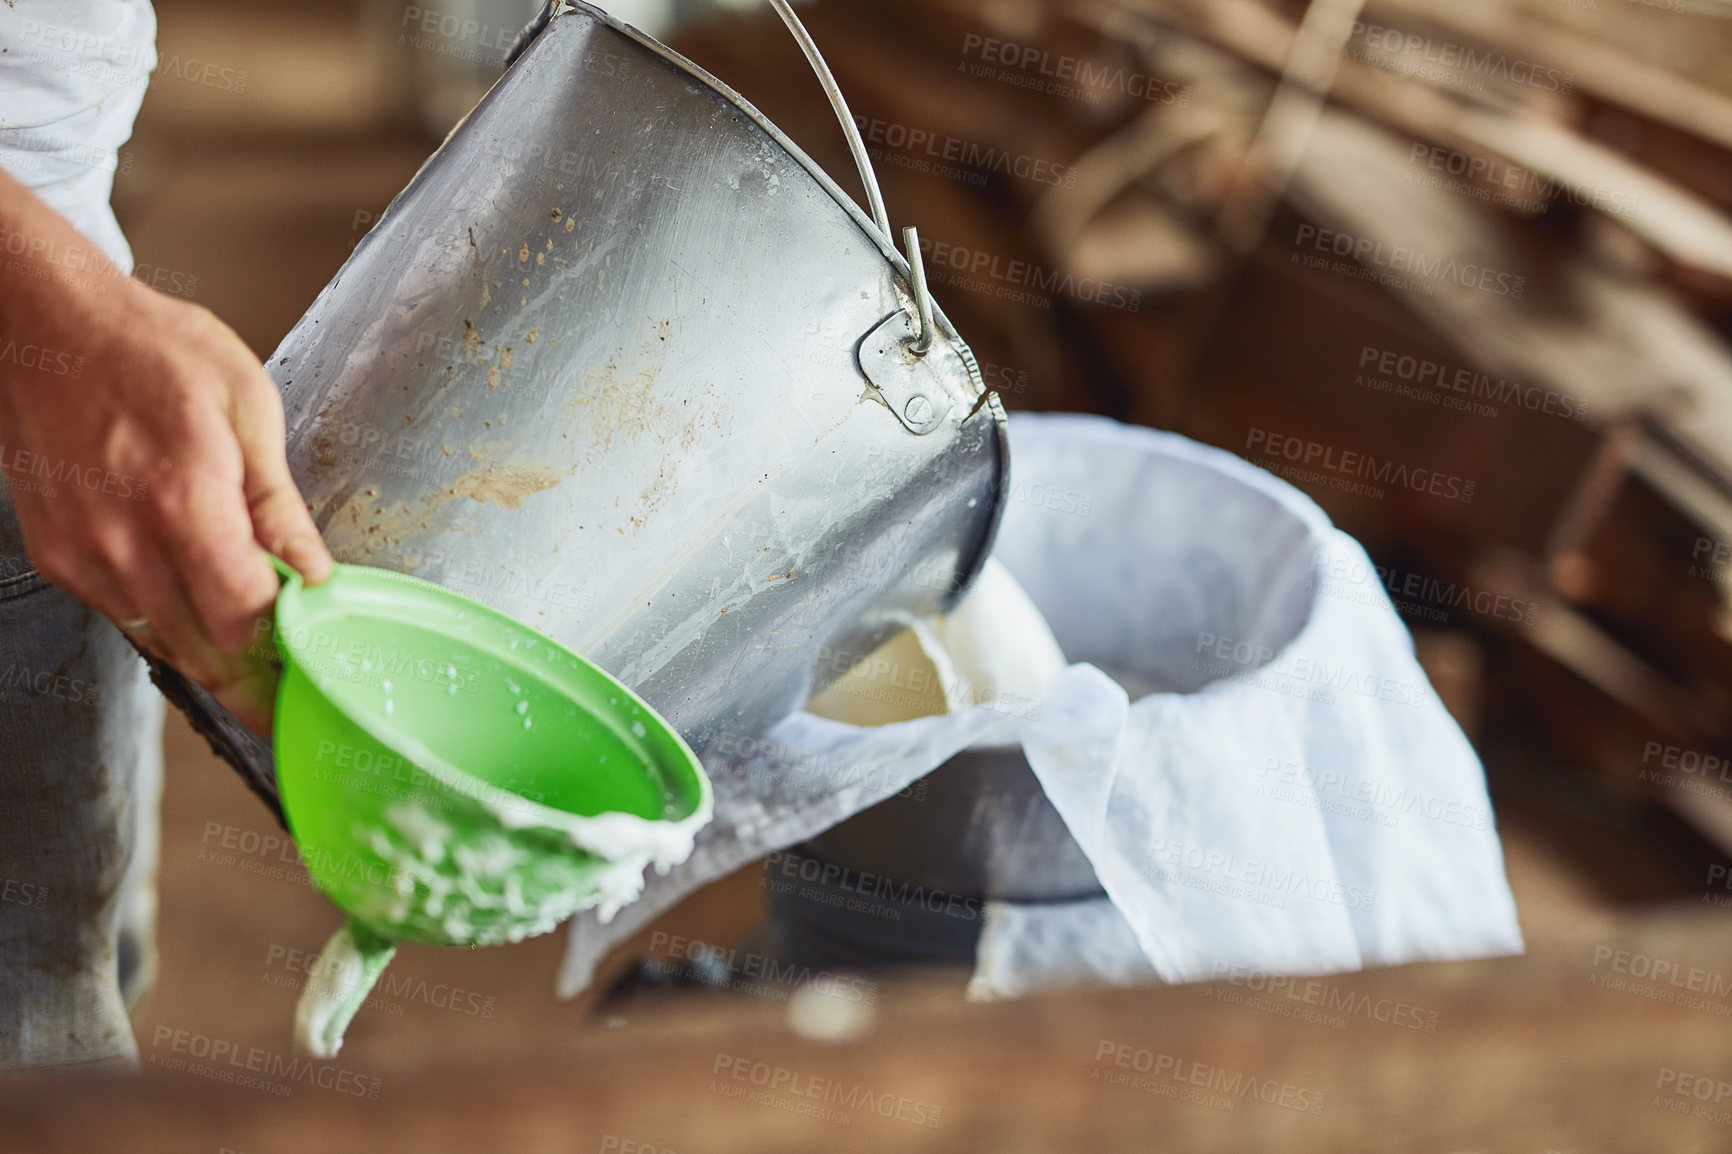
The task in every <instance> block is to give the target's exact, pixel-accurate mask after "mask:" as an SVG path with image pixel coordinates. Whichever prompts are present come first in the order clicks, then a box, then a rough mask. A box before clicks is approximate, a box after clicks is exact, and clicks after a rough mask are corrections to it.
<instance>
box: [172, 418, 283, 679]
mask: <svg viewBox="0 0 1732 1154" xmlns="http://www.w3.org/2000/svg"><path fill="white" fill-rule="evenodd" d="M188 439H189V442H190V443H189V444H188V446H187V458H188V460H190V461H202V462H206V464H205V465H204V466H203V467H200V468H197V469H194V468H190V467H189V468H187V469H184V470H182V471H181V472H179V473H177V474H176V475H175V476H174V477H173V478H172V479H171V480H169V481H168V482H166V483H164V484H162V485H160V486H158V487H157V489H156V490H155V491H154V492H153V493H152V496H151V501H152V503H153V505H154V506H155V518H154V526H153V527H154V533H155V538H156V541H157V542H158V543H159V545H160V552H161V554H162V555H163V556H164V557H166V558H167V559H168V560H169V562H170V563H171V564H172V566H173V568H174V571H175V573H176V575H177V578H178V583H179V585H180V588H181V589H182V590H184V592H185V594H186V596H187V600H188V602H189V603H190V604H191V606H192V607H193V609H194V610H195V611H196V614H197V618H198V623H199V625H200V630H201V632H202V633H203V635H204V636H205V637H207V638H209V639H210V640H211V641H212V642H214V643H215V645H216V647H217V648H218V649H220V650H221V651H222V652H223V653H224V654H228V655H231V656H238V655H239V654H241V653H243V652H244V651H245V650H246V648H247V646H248V645H249V644H251V642H252V640H253V636H254V632H255V627H256V624H257V621H258V619H259V618H260V616H262V615H263V614H265V613H266V612H268V611H269V609H270V606H271V603H272V602H274V601H275V600H276V596H277V578H276V574H275V573H274V572H273V571H272V570H271V567H270V564H269V563H268V562H267V561H266V560H265V558H264V556H263V555H262V554H261V553H260V552H259V550H258V549H257V547H256V546H255V545H254V544H253V534H252V520H251V518H250V517H249V516H248V514H247V508H246V503H245V500H244V498H243V495H242V493H241V489H240V472H241V469H240V463H239V453H238V451H237V450H236V448H235V445H234V443H233V436H232V434H231V433H230V432H229V430H228V428H227V425H226V423H224V422H222V421H221V419H220V418H218V417H217V416H216V415H215V414H213V415H212V419H211V420H210V422H209V425H208V427H206V428H202V429H200V428H195V429H194V430H193V431H192V432H191V433H190V434H189V438H188Z"/></svg>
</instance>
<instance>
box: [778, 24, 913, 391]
mask: <svg viewBox="0 0 1732 1154" xmlns="http://www.w3.org/2000/svg"><path fill="white" fill-rule="evenodd" d="M770 6H771V7H772V8H774V9H775V10H776V15H778V16H780V17H781V18H782V23H784V24H786V25H787V26H788V31H790V32H792V33H793V34H794V39H795V40H797V41H798V42H799V44H800V51H802V52H804V53H805V54H806V61H807V63H809V64H811V66H812V71H814V72H816V73H817V74H818V83H820V84H822V85H823V86H824V95H826V96H828V97H829V98H830V107H832V108H834V109H835V110H836V117H837V119H839V120H841V122H842V134H843V135H844V136H846V137H847V138H848V151H850V152H852V153H853V154H854V164H855V165H856V167H858V168H859V169H860V182H861V183H862V184H864V185H865V186H866V199H867V202H868V203H869V205H870V207H871V209H872V219H873V221H874V222H875V223H876V224H877V225H878V231H879V232H881V233H883V234H884V239H885V240H886V241H887V242H891V243H894V242H893V241H892V237H893V236H894V235H895V234H894V233H892V232H891V230H890V214H889V213H888V212H886V211H885V209H884V193H883V192H882V191H881V190H880V189H879V187H878V175H877V173H875V172H874V171H873V170H872V157H871V156H870V155H869V154H868V153H867V152H866V141H865V140H863V139H862V138H861V136H860V126H859V125H857V124H855V123H854V114H853V113H851V112H849V111H848V101H847V99H846V98H845V97H844V96H843V95H842V89H841V88H840V87H839V86H838V85H837V83H836V77H835V76H834V75H833V74H832V73H831V72H830V66H829V65H828V64H825V63H824V55H823V53H821V52H819V51H818V44H817V42H816V41H814V40H813V39H812V34H811V33H810V32H808V31H806V26H805V25H804V24H802V23H800V18H799V17H798V16H796V15H795V14H794V9H793V7H792V6H791V5H790V4H789V3H788V0H770ZM902 241H903V243H904V245H906V246H907V250H908V267H909V269H910V270H911V271H912V274H913V275H912V277H911V280H912V282H913V284H912V287H913V289H914V304H915V307H916V308H917V309H918V310H919V312H920V335H919V336H918V337H916V338H915V339H914V343H913V344H912V345H910V346H909V350H910V351H911V352H913V353H914V355H915V356H920V357H923V356H925V355H926V354H927V352H928V351H930V350H931V348H932V337H933V334H934V332H935V331H936V330H935V329H934V327H933V320H932V293H931V290H930V289H929V288H928V286H927V283H926V264H925V262H924V261H923V260H921V257H920V233H919V231H918V230H917V229H915V228H914V227H913V226H912V225H910V226H909V227H908V228H905V229H903V230H902Z"/></svg>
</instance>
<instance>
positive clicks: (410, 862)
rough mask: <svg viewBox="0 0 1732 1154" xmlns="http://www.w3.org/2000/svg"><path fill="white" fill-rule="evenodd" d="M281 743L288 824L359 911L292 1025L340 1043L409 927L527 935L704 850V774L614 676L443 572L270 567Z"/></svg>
mask: <svg viewBox="0 0 1732 1154" xmlns="http://www.w3.org/2000/svg"><path fill="white" fill-rule="evenodd" d="M276 565H277V571H278V572H279V573H280V574H281V575H282V578H283V587H282V591H281V593H280V594H279V596H278V598H277V614H276V628H275V637H276V642H277V648H278V652H279V653H280V655H281V658H282V664H283V670H282V678H281V681H280V682H279V685H278V688H277V705H276V722H275V729H274V744H275V751H276V764H277V785H278V788H279V790H280V792H281V795H282V803H283V810H284V813H285V814H286V815H287V817H288V822H289V828H290V831H291V832H292V833H293V834H294V836H295V841H296V843H297V844H298V845H299V847H300V851H301V857H302V860H303V861H305V863H306V866H307V870H308V872H309V873H310V874H311V875H312V878H313V881H314V882H315V883H316V884H317V885H318V887H319V888H320V889H321V890H322V891H324V893H325V894H326V896H328V897H329V898H330V899H331V900H332V901H333V902H335V903H336V905H337V906H338V907H339V908H341V909H342V910H343V912H344V913H345V914H346V915H347V917H348V921H349V924H348V926H347V927H345V929H343V930H341V931H339V932H338V933H337V935H336V936H335V937H333V938H332V940H331V942H330V944H329V945H328V946H327V947H326V951H325V955H324V957H323V958H322V959H321V962H320V964H319V965H318V967H317V968H316V970H315V973H314V976H313V977H312V978H311V979H310V980H309V982H308V985H307V988H306V991H305V993H304V994H303V996H302V999H301V1005H300V1008H299V1010H298V1011H297V1015H296V1026H297V1039H298V1040H299V1042H300V1043H301V1044H302V1045H303V1046H304V1047H305V1048H307V1049H308V1050H310V1051H311V1052H312V1053H314V1054H315V1055H317V1056H322V1057H330V1056H334V1055H335V1054H336V1052H337V1049H338V1048H339V1047H340V1046H341V1044H342V1034H343V1030H344V1029H345V1028H346V1027H347V1025H348V1022H349V1020H350V1018H352V1017H353V1016H354V1013H355V1011H356V1010H358V1009H359V1008H360V1006H361V1004H362V1002H363V1001H364V1000H365V998H366V996H367V993H368V992H369V990H370V989H371V987H372V985H373V982H374V981H376V980H377V978H378V976H379V974H380V972H381V971H382V970H383V969H384V966H385V964H386V963H387V962H388V961H389V960H390V956H391V953H392V951H393V950H394V949H395V946H396V943H397V942H398V941H409V942H418V943H423V944H427V945H445V946H474V945H494V944H499V943H503V942H515V941H521V940H522V939H524V938H528V937H533V936H535V935H537V934H543V933H546V932H548V931H549V930H552V929H553V928H554V927H555V926H557V925H559V924H560V923H561V922H562V921H564V920H565V919H566V918H569V917H570V916H572V915H573V914H575V913H577V912H579V911H580V910H584V909H588V908H590V907H592V906H600V907H601V913H602V916H603V917H604V918H606V917H611V916H612V914H613V912H614V911H615V910H617V909H618V908H619V907H621V906H623V905H625V904H627V903H628V902H630V901H632V900H633V899H634V898H636V897H637V895H638V894H639V893H640V892H641V890H642V887H643V873H644V869H645V868H646V867H647V866H649V865H652V864H653V865H655V866H656V867H657V868H658V869H662V870H666V869H668V868H670V867H671V866H673V865H675V864H677V863H678V862H680V861H683V860H684V859H685V858H686V857H687V856H689V855H690V853H691V850H692V843H693V838H694V837H695V836H696V834H697V831H698V830H699V829H700V828H701V827H702V826H703V825H704V824H705V823H706V822H708V821H709V819H710V814H711V807H712V796H711V790H710V782H709V778H708V777H707V776H706V775H705V774H704V771H703V767H702V766H701V765H700V764H699V763H698V760H697V758H696V757H695V756H694V755H693V754H692V751H691V750H690V748H688V747H687V745H686V743H685V742H684V741H683V740H681V739H680V736H679V734H677V733H676V732H674V730H673V729H672V728H671V727H670V726H669V725H668V724H667V723H666V722H665V721H663V720H662V718H661V717H660V716H658V715H657V714H656V712H655V711H654V710H653V709H651V708H650V707H649V706H648V705H646V704H645V703H644V702H643V701H642V700H640V699H639V698H638V697H637V695H636V694H634V693H632V692H631V691H630V690H629V689H627V688H626V687H625V686H623V685H621V684H620V683H619V682H618V681H617V680H615V679H614V678H612V677H610V676H609V675H608V674H607V673H605V672H603V671H602V670H600V669H598V668H596V667H595V666H594V665H592V664H590V663H589V662H588V661H586V660H584V659H583V658H582V657H579V656H578V655H577V654H575V653H573V652H571V651H570V650H568V649H565V648H564V647H562V646H560V645H557V644H555V643H554V642H552V641H550V640H549V639H548V638H546V637H544V636H543V635H541V634H540V633H538V632H536V631H535V630H534V629H531V628H529V627H528V626H525V625H523V624H520V623H519V622H517V621H516V620H514V619H512V618H510V617H507V616H506V615H504V614H502V613H499V612H497V611H495V610H493V609H490V608H488V607H487V606H485V605H481V604H479V603H477V602H475V601H472V600H470V599H468V598H466V597H462V596H459V595H458V594H455V593H452V592H451V591H450V590H447V589H444V588H442V587H440V586H438V585H433V584H430V583H428V582H425V581H421V580H417V579H415V578H412V577H405V576H403V575H401V574H397V573H391V572H387V571H385V570H380V569H368V568H363V567H359V566H352V565H338V566H336V568H335V571H334V572H333V574H332V576H331V578H330V579H329V580H328V581H326V582H325V583H324V584H322V585H320V586H319V587H318V588H316V589H308V588H305V587H304V586H303V584H302V582H301V579H300V577H299V575H298V574H296V573H295V572H294V571H293V570H292V569H290V568H288V566H286V565H284V564H282V563H281V562H277V563H276Z"/></svg>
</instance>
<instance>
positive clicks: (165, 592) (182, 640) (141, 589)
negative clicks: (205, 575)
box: [118, 539, 238, 688]
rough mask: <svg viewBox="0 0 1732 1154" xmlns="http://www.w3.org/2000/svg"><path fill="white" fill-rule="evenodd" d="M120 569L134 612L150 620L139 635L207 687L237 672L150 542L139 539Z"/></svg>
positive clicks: (171, 569)
mask: <svg viewBox="0 0 1732 1154" xmlns="http://www.w3.org/2000/svg"><path fill="white" fill-rule="evenodd" d="M118 569H119V572H120V574H121V580H122V581H123V582H124V585H125V588H126V590H127V593H128V594H129V596H130V598H131V600H132V602H133V604H135V605H136V606H137V607H138V615H139V616H140V617H142V618H143V619H145V620H146V621H149V622H150V629H149V630H148V631H147V632H145V633H144V634H143V636H142V637H141V638H140V639H141V640H142V641H145V642H146V643H147V644H148V645H149V646H150V647H151V648H152V649H153V650H154V651H155V652H156V653H157V654H158V655H159V656H161V657H162V659H163V660H165V661H167V662H168V663H169V664H170V665H172V666H174V667H175V668H176V669H177V670H179V671H180V672H182V673H184V674H186V676H188V677H190V678H192V679H193V680H194V681H196V682H198V683H199V684H200V685H203V686H205V687H206V688H211V687H214V686H220V685H224V684H226V683H228V682H229V681H232V680H233V679H234V678H235V676H236V666H237V664H238V663H237V662H236V661H234V660H233V659H231V658H229V657H228V656H226V655H225V654H224V653H223V652H222V651H221V650H220V649H219V648H218V647H217V645H216V644H215V642H213V641H212V640H211V638H210V637H209V636H208V635H206V633H205V631H204V627H203V625H201V624H200V622H199V619H198V615H197V613H196V612H195V611H194V609H193V607H192V604H191V602H190V600H189V599H188V597H187V595H186V592H185V591H184V590H183V589H182V588H181V585H180V579H179V577H178V576H177V575H176V573H175V570H174V567H173V566H172V565H171V564H170V562H169V561H168V559H167V558H165V557H163V556H162V555H161V554H159V553H158V552H157V551H156V549H155V548H154V543H153V542H151V541H149V540H148V539H146V540H141V541H138V542H137V543H136V544H135V546H134V548H133V550H132V554H131V556H130V557H128V558H127V560H126V562H125V563H124V565H122V566H119V567H118Z"/></svg>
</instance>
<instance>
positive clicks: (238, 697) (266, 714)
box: [207, 671, 276, 737]
mask: <svg viewBox="0 0 1732 1154" xmlns="http://www.w3.org/2000/svg"><path fill="white" fill-rule="evenodd" d="M207 688H209V687H207ZM211 696H212V697H214V698H216V702H217V704H218V705H220V706H222V707H223V708H224V709H226V710H228V711H229V713H230V714H231V715H233V717H234V718H235V720H237V721H239V722H240V723H241V724H242V725H244V726H246V727H247V728H248V729H250V730H252V731H253V732H254V733H256V734H259V735H260V736H261V737H268V736H270V733H271V723H272V721H273V720H274V717H275V713H276V708H275V706H276V682H275V679H274V678H271V677H269V676H267V675H266V672H265V671H260V672H257V673H254V674H249V675H248V676H246V677H243V678H241V679H240V680H238V681H233V682H229V683H228V684H226V685H219V686H216V687H215V688H212V689H211Z"/></svg>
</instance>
